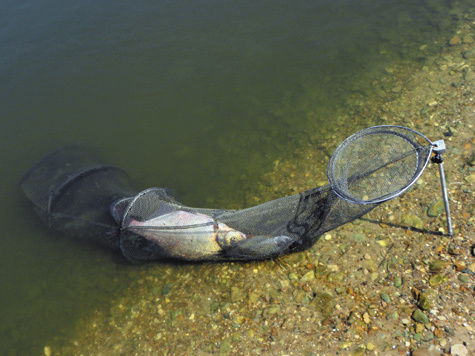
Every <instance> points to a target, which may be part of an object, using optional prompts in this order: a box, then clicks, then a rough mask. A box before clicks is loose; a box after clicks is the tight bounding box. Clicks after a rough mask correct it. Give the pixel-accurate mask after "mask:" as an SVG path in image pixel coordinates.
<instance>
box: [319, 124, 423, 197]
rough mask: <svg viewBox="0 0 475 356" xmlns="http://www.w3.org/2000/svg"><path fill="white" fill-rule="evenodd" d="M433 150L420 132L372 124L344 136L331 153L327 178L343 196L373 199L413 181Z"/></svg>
mask: <svg viewBox="0 0 475 356" xmlns="http://www.w3.org/2000/svg"><path fill="white" fill-rule="evenodd" d="M431 151H432V147H431V142H430V141H429V140H428V139H427V138H425V137H424V136H422V135H421V134H419V133H417V132H415V131H413V130H410V129H407V128H404V127H399V126H375V127H370V128H368V129H365V130H362V131H359V132H357V133H356V134H354V135H352V136H350V137H349V138H347V139H346V140H345V141H344V142H343V143H342V144H341V145H340V146H339V147H338V148H337V149H336V150H335V152H334V153H333V155H332V157H331V159H330V162H329V165H328V179H329V181H330V184H331V186H332V188H333V190H334V191H335V192H336V193H337V194H338V195H339V196H340V197H342V198H343V199H346V200H349V201H352V202H355V203H359V204H367V203H376V202H381V201H385V200H388V199H391V198H394V197H396V196H398V195H400V194H401V193H403V192H404V191H405V190H407V189H408V188H409V187H410V186H411V185H412V184H414V183H415V182H416V180H417V179H418V178H419V176H420V175H421V174H422V171H423V170H424V168H425V166H426V164H427V162H428V160H429V157H430V154H431Z"/></svg>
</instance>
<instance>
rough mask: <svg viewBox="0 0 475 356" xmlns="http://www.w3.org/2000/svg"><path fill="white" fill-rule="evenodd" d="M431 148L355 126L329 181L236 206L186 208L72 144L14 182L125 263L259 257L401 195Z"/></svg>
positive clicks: (57, 220) (405, 134)
mask: <svg viewBox="0 0 475 356" xmlns="http://www.w3.org/2000/svg"><path fill="white" fill-rule="evenodd" d="M433 147H434V144H432V143H431V142H430V141H429V140H428V139H426V138H425V137H424V136H422V135H420V134H418V133H417V132H415V131H412V130H410V129H406V128H401V127H398V126H377V127H373V128H370V129H366V130H362V131H360V132H359V133H357V134H355V135H353V136H351V137H349V138H348V139H347V140H345V141H344V142H343V143H342V144H341V145H340V146H339V147H338V148H337V150H336V151H335V153H334V154H333V156H332V158H331V160H330V163H329V166H328V171H327V174H328V178H329V181H330V184H328V185H325V186H322V187H318V188H314V189H310V190H307V191H304V192H301V193H298V194H294V195H290V196H286V197H282V198H279V199H276V200H272V201H269V202H266V203H264V204H260V205H257V206H254V207H250V208H246V209H240V210H228V209H204V208H195V207H189V206H186V205H185V204H183V203H181V202H179V200H178V199H177V197H176V194H175V193H174V192H173V191H172V190H170V189H166V188H148V189H145V190H142V191H138V190H136V189H135V188H134V187H133V185H132V183H131V180H130V178H129V176H128V175H127V174H126V173H125V172H124V171H123V170H121V169H120V168H117V167H114V166H110V165H104V164H102V163H101V161H100V160H98V159H96V158H95V155H94V154H93V153H92V152H90V151H89V150H87V149H84V148H81V147H66V148H63V149H61V150H59V151H57V152H54V153H52V154H50V155H48V156H47V157H45V158H44V159H43V160H41V161H40V162H38V163H37V164H36V165H34V166H33V167H32V168H31V169H30V170H29V171H28V172H27V173H26V174H25V176H24V177H23V179H22V181H21V187H22V190H23V192H24V194H25V196H26V197H27V198H28V199H29V200H30V201H31V202H32V204H33V207H34V209H35V211H36V212H37V213H38V215H39V216H40V217H41V218H42V220H43V221H44V222H45V223H46V224H47V226H48V227H49V228H51V229H54V230H57V231H59V232H61V233H63V234H65V235H72V236H76V237H80V238H85V239H88V240H93V241H95V242H98V243H100V244H103V245H105V246H107V247H109V248H112V249H115V250H118V251H120V252H121V253H122V255H123V256H124V257H125V258H127V259H128V260H129V261H131V262H135V263H139V262H145V261H151V260H160V259H170V258H171V259H179V260H184V261H231V260H255V259H266V258H271V257H276V256H279V255H282V254H286V253H291V252H296V251H302V250H305V249H308V248H309V247H311V246H312V245H313V244H314V243H315V242H316V241H317V240H318V239H319V236H321V235H322V234H323V233H325V232H327V231H329V230H332V229H335V228H336V227H338V226H341V225H343V224H346V223H348V222H350V221H353V220H354V219H357V218H359V217H361V216H363V215H364V214H366V213H368V212H369V211H371V210H372V209H374V208H375V207H377V206H378V205H379V204H381V203H382V202H384V201H386V200H389V199H391V198H394V197H395V196H397V195H399V194H402V193H403V192H404V191H405V190H407V189H408V188H409V186H410V185H412V184H413V183H414V182H415V181H416V180H417V179H418V178H419V176H420V174H421V173H422V171H423V170H424V168H425V166H426V164H427V162H428V159H429V157H430V155H431V152H432V149H433Z"/></svg>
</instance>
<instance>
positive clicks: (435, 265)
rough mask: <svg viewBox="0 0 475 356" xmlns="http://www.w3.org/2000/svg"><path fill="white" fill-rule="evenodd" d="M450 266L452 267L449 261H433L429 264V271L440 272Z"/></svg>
mask: <svg viewBox="0 0 475 356" xmlns="http://www.w3.org/2000/svg"><path fill="white" fill-rule="evenodd" d="M448 265H450V262H448V261H443V260H437V261H433V262H431V263H429V270H430V271H431V272H440V271H442V270H443V269H444V268H445V267H447V266H448Z"/></svg>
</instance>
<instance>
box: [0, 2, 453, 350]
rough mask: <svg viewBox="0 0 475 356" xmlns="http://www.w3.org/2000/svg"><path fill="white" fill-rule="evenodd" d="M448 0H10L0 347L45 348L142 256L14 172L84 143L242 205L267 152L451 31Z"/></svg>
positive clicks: (161, 179)
mask: <svg viewBox="0 0 475 356" xmlns="http://www.w3.org/2000/svg"><path fill="white" fill-rule="evenodd" d="M450 10H451V8H449V7H446V4H445V2H444V1H380V0H378V1H375V0H359V1H354V0H340V1H330V0H321V1H299V2H297V3H295V2H289V1H275V0H273V1H259V2H255V1H248V0H239V1H213V0H204V1H199V2H193V1H186V0H178V1H164V0H162V1H144V2H140V3H134V4H131V3H130V2H127V1H88V0H86V1H81V2H76V1H69V0H66V1H55V0H45V1H41V2H35V1H32V0H24V1H3V2H2V12H1V14H0V23H1V25H0V119H1V122H2V126H1V127H2V130H0V147H1V148H0V149H1V152H2V158H1V160H0V165H1V167H0V168H1V171H2V172H3V173H2V177H3V179H2V182H1V183H0V184H1V188H2V189H1V197H2V205H1V207H0V209H1V214H0V219H1V220H0V221H1V222H2V225H3V233H2V239H1V248H0V254H1V258H0V271H1V272H0V282H1V285H2V293H1V305H2V309H1V311H0V345H2V346H1V348H3V349H2V350H1V353H2V354H13V355H14V354H34V353H35V354H39V352H42V351H41V350H42V348H43V346H44V345H45V343H46V340H51V339H53V338H56V339H55V340H56V342H59V343H60V342H61V340H62V339H64V340H65V339H67V338H68V337H69V332H70V330H71V328H72V327H73V325H74V322H75V320H77V319H78V318H79V317H80V316H81V315H82V314H84V313H86V314H87V313H88V311H90V310H92V309H94V308H101V307H103V308H105V309H107V302H108V300H109V299H110V298H111V297H112V296H117V295H120V293H121V289H122V288H124V287H126V286H127V284H128V283H129V281H130V279H133V278H135V277H136V273H137V270H138V267H136V266H131V265H128V264H127V263H124V261H123V260H122V259H121V258H120V256H117V255H115V254H113V253H109V252H108V251H104V250H102V249H100V248H97V247H96V246H94V245H90V244H87V243H82V242H77V241H74V240H71V239H68V238H65V237H63V236H59V235H57V234H55V233H52V232H49V231H48V230H47V229H45V227H44V226H43V225H42V224H41V223H40V222H39V221H38V220H37V219H36V218H35V216H34V214H33V213H32V211H31V209H30V207H29V205H28V204H27V202H26V201H25V199H24V198H23V197H22V195H21V192H20V190H19V187H18V182H19V180H20V178H21V176H22V174H23V173H24V171H25V170H26V169H28V167H29V166H31V165H32V164H33V163H34V162H35V161H36V160H38V159H39V158H40V157H42V156H43V155H45V154H47V153H48V152H50V151H52V150H56V149H58V148H59V147H60V146H62V145H66V144H72V143H80V144H84V145H87V146H92V147H94V148H95V149H96V150H97V151H98V152H100V153H101V154H102V155H103V156H104V158H105V159H106V160H107V161H108V163H112V164H116V165H118V166H121V167H123V168H124V169H126V170H127V171H128V172H130V174H131V176H132V178H133V179H134V181H135V182H136V183H137V188H139V189H140V188H146V187H149V186H166V187H169V188H172V189H175V190H176V191H177V192H178V194H179V195H180V196H181V198H182V200H183V201H184V202H185V203H187V204H189V205H196V206H214V207H223V208H228V207H243V206H245V205H247V204H249V202H248V201H246V199H244V197H245V196H246V195H248V194H249V193H250V192H251V193H252V194H258V192H257V191H256V186H258V184H259V182H260V178H261V176H262V175H263V174H264V173H266V172H267V171H268V170H269V169H271V167H272V164H273V162H274V161H275V160H276V159H282V158H285V157H288V156H289V155H291V154H292V152H293V151H294V150H295V149H298V147H301V146H302V145H308V144H315V142H317V143H318V140H319V134H318V130H316V128H318V129H320V128H321V129H325V130H331V129H334V128H335V127H337V125H341V124H342V123H341V122H338V121H337V120H335V118H336V117H337V116H338V114H339V112H341V110H343V109H344V107H345V105H346V104H347V103H348V102H349V101H350V100H351V98H352V95H354V94H355V93H359V94H361V93H363V94H364V95H374V93H373V86H372V82H373V81H374V80H375V79H377V77H378V75H379V74H380V73H382V72H383V71H384V69H385V68H386V67H387V66H390V65H394V64H395V63H398V62H400V61H414V62H415V63H417V61H421V60H423V58H422V59H421V58H419V57H418V54H417V53H419V52H417V49H418V48H419V47H420V46H421V45H422V44H428V43H429V45H430V43H431V38H432V36H435V34H438V33H439V32H440V31H449V30H450V27H451V25H450V24H451V22H450V21H452V20H453V17H454V15H448V13H449V11H450ZM344 124H345V125H346V126H347V125H352V124H353V123H352V122H345V123H344ZM322 169H325V167H322ZM214 204H218V205H219V206H216V205H214ZM157 268H160V265H158V267H157Z"/></svg>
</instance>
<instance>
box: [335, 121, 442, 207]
mask: <svg viewBox="0 0 475 356" xmlns="http://www.w3.org/2000/svg"><path fill="white" fill-rule="evenodd" d="M393 129H394V130H402V131H404V130H405V131H408V132H411V133H412V134H414V135H416V137H420V138H423V139H424V140H425V141H427V143H428V146H429V152H428V153H427V157H426V158H425V162H424V163H423V164H422V166H421V168H420V169H419V171H418V172H417V173H416V174H414V175H413V177H412V178H411V180H410V181H409V183H408V184H407V185H406V186H405V187H404V188H401V189H398V190H397V191H395V192H393V193H390V194H384V195H382V196H379V197H376V198H372V199H367V200H364V199H358V198H355V197H353V196H352V195H351V194H345V192H344V191H342V190H341V189H340V188H339V187H338V186H337V184H336V182H337V180H336V179H335V178H334V174H333V172H334V169H332V168H333V167H334V162H335V161H336V160H337V159H338V158H340V155H341V152H342V151H344V149H346V148H347V147H348V145H351V144H352V143H353V142H354V141H356V140H359V139H361V138H364V137H366V136H368V135H375V134H381V133H386V134H391V135H396V136H399V137H401V138H402V139H403V140H405V141H407V142H409V143H410V144H411V145H412V146H413V147H414V148H416V145H415V144H414V143H413V142H412V140H410V138H408V137H406V136H404V135H402V134H400V133H398V132H396V131H393V132H391V130H393ZM419 144H420V142H419ZM421 146H422V144H421ZM422 147H424V146H422ZM433 147H434V143H433V142H432V141H431V140H429V139H428V138H427V137H426V136H425V135H423V134H421V133H420V132H418V131H416V130H413V129H410V128H408V127H404V126H399V125H377V126H371V127H367V128H365V129H362V130H360V131H358V132H356V133H354V134H352V135H351V136H349V137H347V138H346V139H345V140H343V142H342V143H340V145H339V146H338V147H337V148H336V150H335V151H334V152H333V154H332V156H331V157H330V161H329V162H328V167H327V178H328V182H329V184H330V187H331V189H332V190H333V192H334V193H335V194H336V195H337V196H338V197H340V198H341V199H343V200H345V201H348V202H350V203H356V204H377V203H382V202H385V201H388V200H390V199H393V198H395V197H397V196H399V195H401V194H403V193H404V192H406V191H407V190H408V189H409V188H410V187H411V186H412V185H413V184H414V183H415V182H416V181H417V180H418V179H419V177H420V176H421V175H422V173H423V172H424V170H425V168H426V166H427V164H428V162H429V159H430V155H431V153H432V149H433ZM415 151H416V152H418V150H415ZM418 155H419V154H418Z"/></svg>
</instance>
